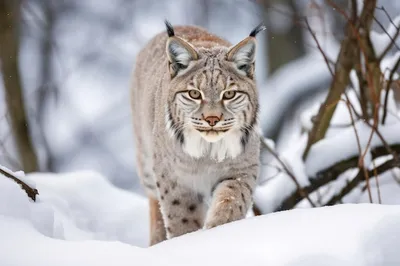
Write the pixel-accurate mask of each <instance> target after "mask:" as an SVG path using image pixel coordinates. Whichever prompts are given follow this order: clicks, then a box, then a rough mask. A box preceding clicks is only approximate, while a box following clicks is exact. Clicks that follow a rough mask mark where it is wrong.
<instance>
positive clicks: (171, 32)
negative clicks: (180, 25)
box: [164, 20, 175, 37]
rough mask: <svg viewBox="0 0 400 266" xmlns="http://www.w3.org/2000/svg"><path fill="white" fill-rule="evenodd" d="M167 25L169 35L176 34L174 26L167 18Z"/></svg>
mask: <svg viewBox="0 0 400 266" xmlns="http://www.w3.org/2000/svg"><path fill="white" fill-rule="evenodd" d="M164 22H165V26H166V27H167V33H168V36H169V37H173V36H175V32H174V28H173V27H172V25H171V23H169V21H168V20H165V21H164Z"/></svg>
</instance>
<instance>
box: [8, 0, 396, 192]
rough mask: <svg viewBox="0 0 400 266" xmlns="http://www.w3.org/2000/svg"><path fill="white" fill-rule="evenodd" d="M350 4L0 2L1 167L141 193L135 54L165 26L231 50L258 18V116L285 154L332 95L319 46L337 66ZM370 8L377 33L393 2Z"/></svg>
mask: <svg viewBox="0 0 400 266" xmlns="http://www.w3.org/2000/svg"><path fill="white" fill-rule="evenodd" d="M350 2H358V3H359V5H358V7H359V9H360V10H361V7H362V3H363V1H355V0H354V1H347V0H334V1H322V0H321V1H318V0H257V1H250V0H168V1H158V0H114V1H109V0H63V1H61V0H58V1H54V0H0V58H1V71H0V75H1V76H0V165H3V166H6V167H8V168H10V169H12V170H24V171H26V172H34V171H43V172H69V171H74V170H82V169H90V170H95V171H98V172H100V173H102V174H104V176H106V177H107V178H108V179H109V180H110V181H111V182H112V183H113V184H115V185H116V186H118V187H121V188H124V189H127V190H130V191H134V192H137V193H142V190H141V187H140V184H139V181H138V178H136V173H135V147H134V143H133V130H132V122H131V114H130V101H129V88H130V80H131V73H132V71H133V66H134V62H135V55H136V54H137V53H138V51H139V50H140V49H141V48H142V47H143V46H144V45H145V44H146V42H147V41H149V39H150V38H152V37H153V36H154V35H155V34H157V33H158V32H161V31H164V22H163V21H164V19H168V20H170V21H171V23H172V24H173V25H178V24H194V25H198V26H202V27H205V28H207V29H208V30H209V31H211V32H213V33H215V34H217V35H220V36H221V37H223V38H225V39H227V40H228V41H230V42H231V43H236V42H238V41H240V40H241V39H243V38H244V37H246V36H247V35H248V34H249V32H250V31H251V30H252V29H253V28H254V26H256V25H257V24H259V23H260V22H264V23H265V25H266V26H267V31H265V32H263V33H262V34H260V35H259V36H258V41H259V46H258V51H257V64H256V65H257V67H256V71H257V72H256V75H257V82H258V86H259V91H260V104H261V116H260V121H261V126H262V131H263V133H264V136H265V137H268V138H271V139H273V140H274V141H275V143H276V151H277V152H278V153H279V152H283V151H287V150H290V149H291V147H292V146H293V145H295V143H296V142H297V141H298V138H299V136H300V135H301V134H302V133H304V130H305V128H304V127H303V125H302V123H301V121H302V116H301V114H302V112H303V111H304V110H305V109H306V108H309V107H310V106H311V105H312V104H314V103H318V102H321V101H322V100H323V99H324V98H325V96H326V95H327V92H328V89H329V86H330V84H331V82H332V75H331V73H330V71H329V69H328V67H327V66H326V60H327V59H326V58H324V56H322V55H321V52H320V49H322V50H324V51H325V53H326V55H327V57H328V58H329V59H330V60H331V61H332V62H335V61H336V58H337V56H338V53H339V49H340V43H341V41H342V40H343V38H344V36H345V25H346V22H347V21H346V18H345V16H343V15H342V14H341V13H340V12H339V11H338V8H340V10H345V11H346V12H347V11H348V12H350ZM376 6H377V7H384V10H385V11H386V12H382V10H376V12H375V15H374V18H375V22H374V23H373V25H372V29H373V30H374V31H375V32H376V34H382V33H383V32H384V31H385V28H386V27H387V26H388V25H390V23H391V18H395V17H396V15H398V14H400V1H393V0H380V1H378V2H377V4H376ZM305 18H306V21H307V22H308V24H307V23H305ZM377 21H379V23H377ZM380 25H383V27H382V26H380ZM308 26H309V27H310V28H308ZM310 29H312V31H310ZM310 32H313V34H311V33H310ZM314 38H317V39H318V40H319V43H316V42H315V40H314ZM319 46H320V47H319ZM396 47H398V46H396ZM396 47H394V49H396ZM27 136H28V137H27Z"/></svg>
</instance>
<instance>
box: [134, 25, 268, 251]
mask: <svg viewBox="0 0 400 266" xmlns="http://www.w3.org/2000/svg"><path fill="white" fill-rule="evenodd" d="M166 27H167V31H166V32H163V33H160V34H158V35H157V36H155V37H154V38H153V39H152V40H151V41H150V42H149V43H148V44H147V45H146V46H145V47H144V49H143V50H142V51H141V52H140V53H139V55H138V56H137V60H136V66H135V71H134V76H133V77H134V78H133V87H132V110H133V120H134V129H135V142H136V153H137V167H138V173H139V176H140V178H141V180H142V183H143V185H144V187H145V189H146V192H147V194H148V196H149V198H150V199H151V204H150V206H151V209H152V211H151V213H152V218H153V219H158V221H152V223H151V225H152V226H151V231H152V233H151V243H152V244H155V243H158V242H160V241H162V240H163V239H166V238H172V237H175V236H179V235H182V234H185V233H188V232H191V231H195V230H198V229H201V228H211V227H214V226H218V225H221V224H224V223H227V222H231V221H235V220H238V219H242V218H244V217H245V215H246V212H247V210H248V209H249V207H250V206H251V204H252V199H251V198H252V191H253V190H254V186H255V184H256V178H254V177H257V176H258V169H259V163H258V160H259V146H260V143H259V137H258V132H259V129H258V122H257V115H258V109H259V108H258V92H257V88H256V83H255V78H254V65H255V64H254V61H255V50H256V40H255V35H256V34H257V33H258V32H260V31H261V30H262V27H261V26H258V27H257V28H256V29H254V30H253V31H252V32H251V33H250V35H249V36H248V37H247V38H245V39H244V40H242V41H241V42H239V43H238V44H237V45H234V46H232V45H231V44H230V43H229V42H227V41H225V40H223V39H221V38H219V37H218V36H215V35H213V34H210V33H209V32H207V31H206V30H204V29H202V28H199V27H193V26H181V27H175V28H173V27H172V25H171V24H169V23H168V22H166ZM155 202H158V204H159V206H160V208H159V209H158V204H155ZM154 217H155V218H154ZM158 227H162V228H158ZM160 234H162V235H160Z"/></svg>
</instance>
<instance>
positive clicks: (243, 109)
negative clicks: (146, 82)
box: [166, 35, 258, 160]
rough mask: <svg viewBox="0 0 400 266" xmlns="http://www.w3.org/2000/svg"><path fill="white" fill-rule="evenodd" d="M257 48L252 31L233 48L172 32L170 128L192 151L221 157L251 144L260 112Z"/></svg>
mask: <svg viewBox="0 0 400 266" xmlns="http://www.w3.org/2000/svg"><path fill="white" fill-rule="evenodd" d="M255 48H256V41H255V38H254V37H252V36H251V35H250V36H249V37H248V38H246V39H244V40H243V41H242V42H240V43H239V44H237V45H236V46H233V47H231V48H226V47H216V48H211V49H206V48H199V49H196V48H194V47H193V46H192V45H191V44H190V43H188V42H186V41H185V40H183V39H181V38H179V37H176V36H175V35H170V37H169V39H168V41H167V47H166V52H167V55H168V59H169V64H168V67H169V72H170V75H171V82H170V88H169V101H168V103H169V104H168V105H167V106H166V113H167V117H166V122H167V129H168V130H169V131H170V133H171V135H172V136H174V137H175V138H177V140H178V141H179V142H180V143H181V144H182V145H183V147H184V150H185V151H186V152H187V153H188V154H189V155H191V156H193V157H201V156H204V155H205V154H207V153H211V154H210V155H211V157H216V158H217V159H218V160H221V159H223V158H225V157H232V158H233V157H235V156H237V155H238V154H240V152H241V151H242V150H243V149H244V148H245V146H246V144H247V141H248V138H249V134H250V131H252V130H253V127H254V126H255V124H256V121H257V112H258V100H257V98H258V94H257V90H256V85H255V81H254V57H255Z"/></svg>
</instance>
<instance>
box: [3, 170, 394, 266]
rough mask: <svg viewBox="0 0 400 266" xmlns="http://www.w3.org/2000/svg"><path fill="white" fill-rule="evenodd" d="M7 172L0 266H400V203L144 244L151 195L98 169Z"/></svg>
mask: <svg viewBox="0 0 400 266" xmlns="http://www.w3.org/2000/svg"><path fill="white" fill-rule="evenodd" d="M24 179H26V180H28V181H29V182H30V183H33V182H34V183H35V186H36V188H37V189H38V190H39V192H40V195H39V198H38V201H37V202H35V203H34V202H31V201H30V200H29V199H28V197H27V196H26V195H25V193H24V191H22V190H21V189H20V188H19V187H18V185H17V184H15V183H14V182H13V181H11V180H9V179H6V178H5V177H3V176H0V236H1V237H0V265H2V266H3V265H4V266H25V265H31V266H36V265H37V266H39V265H40V266H46V265H48V266H53V265H60V266H64V265H65V266H72V265H74V266H75V265H85V266H90V265H96V266H98V265H121V266H123V265H174V266H175V265H218V266H220V265H274V266H278V265H285V266H303V265H304V266H312V265H324V266H334V265H335V266H336V265H338V266H339V265H340V266H346V265H349V266H350V265H351V266H372V265H373V266H380V265H382V266H389V265H390V266H391V265H400V254H399V253H398V251H397V250H398V247H399V245H400V206H383V205H372V204H359V205H355V204H354V205H340V206H335V207H325V208H316V209H297V210H292V211H287V212H281V213H274V214H269V215H265V216H258V217H253V218H248V219H245V220H242V221H238V222H234V223H230V224H226V225H224V226H220V227H217V228H214V229H211V230H207V231H199V232H194V233H191V234H187V235H185V236H182V237H178V238H175V239H172V240H169V241H165V242H163V243H160V244H159V245H156V246H154V247H151V248H141V247H138V246H142V247H143V246H145V245H146V243H147V235H148V229H147V228H148V221H147V204H146V201H145V199H143V198H141V197H139V196H137V195H134V194H131V193H128V192H126V191H123V190H120V189H117V188H115V187H114V186H112V185H111V184H110V183H109V182H107V181H106V178H104V177H102V176H101V175H98V174H96V173H93V172H79V173H70V174H60V175H54V174H32V175H29V176H27V177H24Z"/></svg>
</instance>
